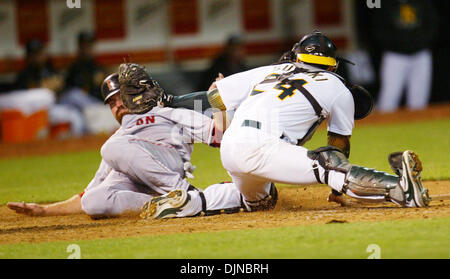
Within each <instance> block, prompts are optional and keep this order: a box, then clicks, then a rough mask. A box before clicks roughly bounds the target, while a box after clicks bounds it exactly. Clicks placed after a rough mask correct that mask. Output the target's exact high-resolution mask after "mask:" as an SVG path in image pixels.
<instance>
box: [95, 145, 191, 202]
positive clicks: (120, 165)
mask: <svg viewBox="0 0 450 279" xmlns="http://www.w3.org/2000/svg"><path fill="white" fill-rule="evenodd" d="M101 154H102V157H103V159H104V160H105V161H106V162H107V164H108V165H110V166H111V167H112V168H113V169H114V170H116V171H119V172H121V173H124V174H126V175H128V176H129V177H130V179H131V180H132V181H134V182H136V183H138V184H143V185H147V186H148V187H150V188H152V189H153V190H154V191H156V192H158V193H160V194H166V193H168V192H170V191H171V190H174V189H185V190H187V189H188V188H189V187H190V184H189V182H188V181H187V180H186V179H184V168H183V161H182V160H181V157H180V155H179V154H178V153H177V151H176V150H175V149H174V148H172V147H170V146H164V145H160V144H158V143H153V142H149V141H145V140H140V139H137V138H135V137H131V136H122V137H112V138H110V139H109V140H108V141H107V142H106V143H105V144H104V145H103V146H102V149H101Z"/></svg>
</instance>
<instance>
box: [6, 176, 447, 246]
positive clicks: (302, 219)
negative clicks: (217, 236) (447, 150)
mask: <svg viewBox="0 0 450 279" xmlns="http://www.w3.org/2000/svg"><path fill="white" fill-rule="evenodd" d="M425 185H426V186H427V187H428V188H429V190H430V192H431V194H433V195H436V194H447V191H448V189H450V181H428V182H425ZM328 193H329V188H328V187H326V186H308V187H298V188H280V189H279V194H280V197H279V201H278V204H277V206H276V207H275V209H274V210H272V211H266V212H251V213H248V212H241V213H238V214H222V215H215V216H204V217H192V218H180V219H167V220H142V219H140V218H139V217H138V216H137V214H133V215H132V214H129V215H126V216H122V217H117V218H110V219H103V220H92V219H90V218H89V217H88V216H86V215H83V214H80V215H71V216H58V217H28V216H22V215H18V214H16V213H14V212H13V211H11V210H9V209H8V208H6V207H5V206H2V207H0V244H13V243H23V242H32V243H35V242H50V241H70V240H84V239H104V238H119V237H131V236H144V235H161V234H173V233H193V232H215V231H229V230H242V229H258V228H274V227H283V226H299V225H310V224H328V223H343V222H348V223H350V222H375V221H384V220H405V219H422V218H436V217H448V216H450V200H435V201H432V202H431V205H430V207H428V208H400V207H397V206H395V205H393V204H390V203H384V204H362V203H356V202H355V203H354V204H352V205H351V206H349V207H341V206H340V205H338V204H335V203H329V202H327V200H326V198H327V196H328Z"/></svg>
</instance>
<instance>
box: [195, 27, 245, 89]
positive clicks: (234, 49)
mask: <svg viewBox="0 0 450 279" xmlns="http://www.w3.org/2000/svg"><path fill="white" fill-rule="evenodd" d="M244 58H245V48H244V41H243V40H242V38H241V37H239V36H236V35H233V36H230V37H229V38H228V39H227V42H226V45H225V47H224V49H223V51H222V52H221V53H220V54H219V55H218V56H217V57H215V58H214V60H213V61H212V62H211V65H210V66H209V68H208V69H206V71H205V72H204V73H203V75H202V78H201V81H200V84H199V87H198V88H199V90H204V88H208V87H209V85H210V84H211V83H212V82H213V81H214V80H215V78H216V77H217V75H218V74H219V73H221V74H222V75H224V76H229V75H232V74H235V73H238V72H242V71H245V70H247V69H248V68H247V66H246V65H245V61H244Z"/></svg>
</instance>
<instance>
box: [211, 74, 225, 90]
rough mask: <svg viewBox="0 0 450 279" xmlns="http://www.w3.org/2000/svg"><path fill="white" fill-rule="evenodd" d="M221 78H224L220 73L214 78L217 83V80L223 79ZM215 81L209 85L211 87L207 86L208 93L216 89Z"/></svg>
mask: <svg viewBox="0 0 450 279" xmlns="http://www.w3.org/2000/svg"><path fill="white" fill-rule="evenodd" d="M223 78H224V76H223V75H222V73H219V75H218V76H217V77H216V81H219V80H221V79H223ZM216 81H214V82H213V83H211V86H209V88H208V91H211V90H213V89H216V88H217V86H216Z"/></svg>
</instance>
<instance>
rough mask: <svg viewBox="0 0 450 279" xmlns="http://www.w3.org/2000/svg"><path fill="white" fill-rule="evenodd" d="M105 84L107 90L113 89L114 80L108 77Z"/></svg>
mask: <svg viewBox="0 0 450 279" xmlns="http://www.w3.org/2000/svg"><path fill="white" fill-rule="evenodd" d="M106 86H108V89H109V91H113V90H114V89H115V85H114V82H113V81H112V80H110V79H109V80H107V81H106Z"/></svg>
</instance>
